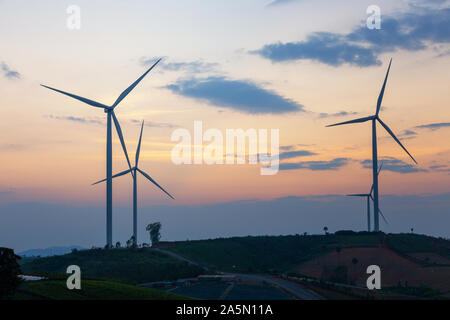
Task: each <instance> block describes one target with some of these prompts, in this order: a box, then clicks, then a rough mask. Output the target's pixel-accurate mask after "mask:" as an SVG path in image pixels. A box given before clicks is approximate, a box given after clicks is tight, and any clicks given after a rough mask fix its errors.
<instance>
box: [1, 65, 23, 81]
mask: <svg viewBox="0 0 450 320" xmlns="http://www.w3.org/2000/svg"><path fill="white" fill-rule="evenodd" d="M0 70H1V71H2V73H3V76H4V77H5V78H6V79H9V80H15V79H20V78H21V77H22V76H21V74H20V73H19V72H18V71H15V70H12V69H10V68H9V66H8V65H7V64H6V63H4V62H1V63H0Z"/></svg>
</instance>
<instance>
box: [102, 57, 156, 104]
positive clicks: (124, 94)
mask: <svg viewBox="0 0 450 320" xmlns="http://www.w3.org/2000/svg"><path fill="white" fill-rule="evenodd" d="M160 61H161V58H160V59H158V60H157V61H156V62H155V63H154V64H153V65H152V66H151V67H150V69H148V70H147V71H146V72H145V73H144V74H143V75H142V76H140V77H139V79H137V80H136V81H135V82H133V83H132V84H131V86H129V87H128V88H127V89H126V90H125V91H124V92H122V93H121V95H120V96H119V97H118V98H117V100H116V102H114V104H113V105H112V106H111V107H112V108H115V107H116V106H117V105H118V104H119V103H120V102H121V101H122V100H123V99H125V97H126V96H127V95H128V94H129V93H130V92H131V90H133V89H134V87H136V86H137V85H138V83H139V82H141V80H142V79H144V77H145V76H146V75H147V73H149V72H150V71H151V70H152V69H153V68H154V67H155V66H156V65H157V64H158V62H160Z"/></svg>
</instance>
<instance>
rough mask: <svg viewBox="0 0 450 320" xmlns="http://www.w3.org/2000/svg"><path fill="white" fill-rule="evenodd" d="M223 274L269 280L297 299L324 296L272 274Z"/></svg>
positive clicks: (312, 298)
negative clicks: (271, 275)
mask: <svg viewBox="0 0 450 320" xmlns="http://www.w3.org/2000/svg"><path fill="white" fill-rule="evenodd" d="M153 250H156V251H159V252H162V253H165V254H167V255H169V256H171V257H173V258H175V259H179V260H182V261H185V262H188V263H190V264H193V265H196V266H199V267H202V268H203V269H204V270H206V271H207V270H208V268H207V267H205V266H202V265H200V264H199V263H197V262H195V261H192V260H189V259H186V258H185V257H183V256H181V255H179V254H177V253H174V252H171V251H168V250H163V249H160V248H154V249H153ZM223 274H230V275H235V276H237V277H238V278H239V279H240V280H241V281H249V282H267V283H269V284H272V285H274V286H277V287H280V288H281V289H283V290H285V291H287V292H288V293H290V294H291V295H292V296H294V297H295V298H297V299H300V300H322V299H323V298H322V297H320V296H319V295H317V294H315V293H313V292H311V291H309V290H307V289H305V288H304V287H303V286H302V285H300V284H298V283H295V282H291V281H287V280H284V279H280V278H273V277H270V276H262V275H256V274H241V273H229V272H224V273H223Z"/></svg>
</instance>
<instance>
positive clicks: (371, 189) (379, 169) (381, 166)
mask: <svg viewBox="0 0 450 320" xmlns="http://www.w3.org/2000/svg"><path fill="white" fill-rule="evenodd" d="M381 168H383V161H381V164H380V167H379V168H378V173H377V175H379V174H380V171H381ZM372 192H373V183H372V186H371V187H370V192H369V195H370V197H371V198H372Z"/></svg>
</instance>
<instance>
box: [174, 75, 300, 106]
mask: <svg viewBox="0 0 450 320" xmlns="http://www.w3.org/2000/svg"><path fill="white" fill-rule="evenodd" d="M166 88H167V89H169V90H170V91H172V92H173V93H175V94H178V95H181V96H184V97H189V98H193V99H197V100H201V101H206V102H207V103H210V104H212V105H214V106H217V107H225V108H229V109H233V110H237V111H241V112H245V113H249V114H267V113H271V114H281V113H287V112H295V111H304V109H303V106H302V105H301V104H299V103H297V102H295V101H293V100H291V99H288V98H285V97H283V96H281V95H279V94H277V93H275V92H273V91H270V90H267V89H264V88H262V87H260V86H258V85H257V84H255V83H253V82H251V81H249V80H229V79H226V78H224V77H208V78H203V79H196V78H191V79H187V80H178V81H177V82H175V83H173V84H170V85H167V86H166Z"/></svg>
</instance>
